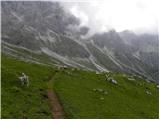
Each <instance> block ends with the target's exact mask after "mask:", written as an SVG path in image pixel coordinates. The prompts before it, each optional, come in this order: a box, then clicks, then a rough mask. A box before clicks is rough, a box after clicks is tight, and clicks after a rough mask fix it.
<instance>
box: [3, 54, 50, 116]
mask: <svg viewBox="0 0 160 120" xmlns="http://www.w3.org/2000/svg"><path fill="white" fill-rule="evenodd" d="M52 71H53V69H51V68H49V67H45V66H42V65H36V64H31V63H26V62H23V61H18V60H15V59H11V58H9V57H7V56H4V55H3V56H2V73H1V76H2V78H1V86H2V90H1V92H2V93H1V98H2V100H1V101H2V106H1V107H2V109H1V111H2V113H1V115H2V118H51V113H50V108H49V104H48V99H47V98H46V87H47V84H46V83H47V80H48V77H49V76H50V75H51V74H52ZM19 72H24V73H26V74H27V75H28V76H29V80H30V85H29V87H27V86H25V87H22V85H21V83H20V81H19V80H18V79H17V74H18V73H19Z"/></svg>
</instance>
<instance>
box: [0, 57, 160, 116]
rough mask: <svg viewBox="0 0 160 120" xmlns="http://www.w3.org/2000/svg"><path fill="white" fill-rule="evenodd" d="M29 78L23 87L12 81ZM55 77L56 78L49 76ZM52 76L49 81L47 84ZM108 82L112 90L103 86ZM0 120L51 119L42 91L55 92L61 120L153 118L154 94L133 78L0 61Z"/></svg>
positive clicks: (8, 59)
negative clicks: (112, 80) (63, 119)
mask: <svg viewBox="0 0 160 120" xmlns="http://www.w3.org/2000/svg"><path fill="white" fill-rule="evenodd" d="M20 72H24V73H25V74H27V75H28V76H29V86H28V87H27V86H22V85H21V84H20V81H19V80H18V79H17V77H18V76H19V73H20ZM55 72H56V74H55ZM53 75H54V81H53V82H49V80H50V79H51V76H53ZM106 75H107V76H108V77H112V78H113V79H114V80H116V81H117V84H113V83H112V82H109V81H107V80H106V77H105V76H106ZM1 83H2V97H1V98H2V111H1V115H2V118H14V119H15V118H21V119H22V118H30V119H31V118H32V119H33V118H42V119H44V118H48V119H49V118H51V117H52V116H51V111H52V110H51V106H50V104H49V100H48V97H47V90H48V87H47V85H48V84H49V86H50V90H53V91H55V93H56V94H57V96H58V98H59V100H60V103H61V104H62V106H63V108H64V112H65V116H66V118H105V119H107V118H119V119H120V118H121V119H122V118H158V115H159V113H158V106H159V105H158V104H159V100H158V95H159V94H158V88H157V86H156V84H155V83H152V82H148V81H145V80H143V79H142V78H139V77H138V76H132V75H127V74H123V73H115V72H114V73H111V72H107V73H99V74H97V73H96V72H91V71H83V70H78V69H73V68H65V69H57V67H53V65H52V67H48V66H46V65H40V64H35V63H34V64H33V63H30V62H24V61H22V60H19V59H15V58H12V57H11V56H8V55H4V54H3V55H2V78H1Z"/></svg>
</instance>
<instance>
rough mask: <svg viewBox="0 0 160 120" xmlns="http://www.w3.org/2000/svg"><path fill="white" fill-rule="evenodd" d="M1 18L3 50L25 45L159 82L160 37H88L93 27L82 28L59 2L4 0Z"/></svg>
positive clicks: (68, 61)
mask: <svg viewBox="0 0 160 120" xmlns="http://www.w3.org/2000/svg"><path fill="white" fill-rule="evenodd" d="M1 18H2V24H1V25H2V52H3V53H7V54H10V53H12V55H13V51H15V50H17V49H15V48H21V49H26V50H28V51H31V52H33V53H36V54H39V55H47V56H49V57H50V59H53V60H54V62H55V63H57V64H62V63H63V64H65V65H67V66H72V67H79V68H82V69H87V70H96V71H115V72H126V73H131V74H136V75H141V76H143V77H146V78H147V79H149V80H154V81H157V82H158V74H159V67H158V66H159V59H158V56H159V53H158V49H159V46H158V42H159V40H158V35H150V34H141V35H137V34H135V33H133V32H131V31H123V32H120V33H118V32H116V31H115V30H111V31H109V32H105V33H97V34H94V35H93V36H91V37H89V38H87V39H84V38H82V35H85V34H86V33H87V32H88V30H89V28H87V27H85V26H84V27H79V24H80V21H79V20H78V19H77V18H76V17H74V16H73V15H72V14H70V13H69V12H67V11H66V10H64V9H63V7H62V6H61V4H59V3H57V2H39V1H30V2H29V1H2V2H1ZM9 46H12V47H9ZM13 46H14V47H13ZM17 52H21V51H17ZM14 56H15V57H16V56H17V54H14ZM32 57H34V56H32ZM26 59H27V58H26ZM28 59H29V58H28Z"/></svg>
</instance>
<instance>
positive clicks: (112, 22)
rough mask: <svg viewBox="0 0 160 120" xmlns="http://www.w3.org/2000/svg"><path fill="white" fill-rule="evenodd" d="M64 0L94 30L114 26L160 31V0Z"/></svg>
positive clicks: (138, 30) (120, 29)
mask: <svg viewBox="0 0 160 120" xmlns="http://www.w3.org/2000/svg"><path fill="white" fill-rule="evenodd" d="M62 3H63V2H62ZM63 4H64V6H65V8H67V9H68V10H69V11H70V12H71V13H72V14H73V15H75V16H76V17H78V18H79V19H80V20H81V22H82V23H81V25H82V26H83V25H86V26H88V27H89V28H90V29H91V30H90V34H93V33H95V32H100V31H105V30H109V29H112V28H114V29H116V31H123V30H126V29H128V30H133V31H135V32H152V33H154V32H158V31H157V30H158V11H159V6H158V5H159V4H158V0H92V1H91V0H87V1H84V0H79V1H75V0H68V2H66V1H65V3H63Z"/></svg>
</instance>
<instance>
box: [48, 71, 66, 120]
mask: <svg viewBox="0 0 160 120" xmlns="http://www.w3.org/2000/svg"><path fill="white" fill-rule="evenodd" d="M55 75H56V73H55V74H54V75H53V76H52V77H51V78H50V79H49V82H48V90H47V96H48V99H49V101H50V105H51V109H52V118H54V119H64V118H65V116H64V111H63V107H62V105H61V104H60V101H59V100H58V97H57V95H56V93H55V92H54V90H53V87H52V86H53V80H54V77H55Z"/></svg>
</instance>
